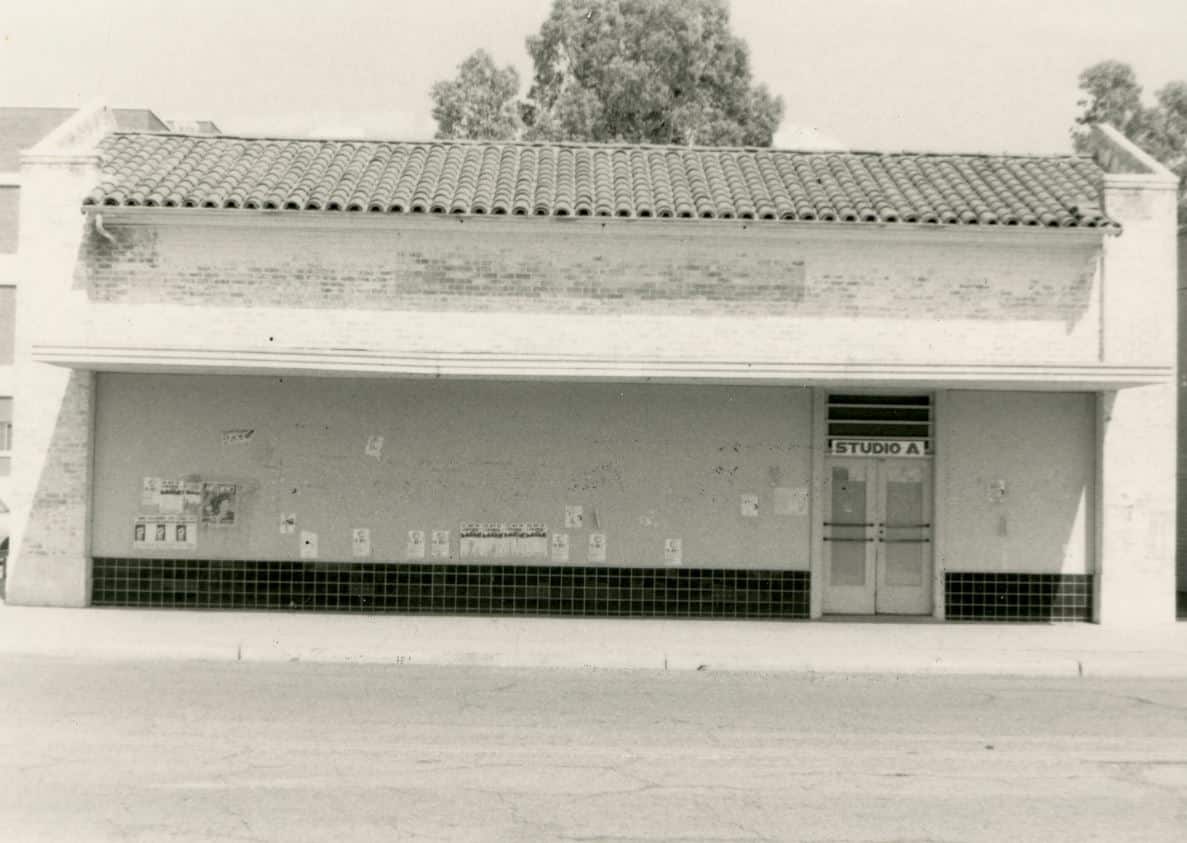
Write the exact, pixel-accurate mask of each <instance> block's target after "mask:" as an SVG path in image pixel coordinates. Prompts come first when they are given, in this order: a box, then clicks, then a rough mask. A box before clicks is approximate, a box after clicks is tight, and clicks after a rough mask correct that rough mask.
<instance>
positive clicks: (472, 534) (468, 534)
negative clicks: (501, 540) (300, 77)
mask: <svg viewBox="0 0 1187 843" xmlns="http://www.w3.org/2000/svg"><path fill="white" fill-rule="evenodd" d="M457 535H458V556H460V557H461V558H462V559H472V558H474V557H475V556H477V555H478V550H479V547H480V546H481V543H482V525H481V524H479V523H478V522H477V521H463V522H462V524H461V525H460V526H459V528H458V533H457Z"/></svg>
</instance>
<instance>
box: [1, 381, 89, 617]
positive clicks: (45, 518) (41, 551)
mask: <svg viewBox="0 0 1187 843" xmlns="http://www.w3.org/2000/svg"><path fill="white" fill-rule="evenodd" d="M61 375H62V377H61V378H59V379H56V380H55V379H47V380H49V381H51V382H50V383H47V384H46V386H45V388H44V389H38V390H36V391H34V392H32V393H31V394H28V393H22V403H23V405H24V407H25V408H26V409H25V412H23V413H22V414H21V415H20V416H18V417H17V425H18V430H17V431H16V433H17V435H18V436H20V434H22V433H32V431H31V430H28V428H30V427H31V426H34V425H43V428H42V431H41V432H42V433H45V432H46V430H45V428H48V432H49V437H48V447H47V448H46V449H45V451H44V461H43V463H42V465H41V473H40V479H39V482H38V483H37V485H36V488H35V489H34V491H33V500H32V506H31V508H30V511H29V517H28V520H27V521H26V522H25V524H24V537H23V540H22V544H21V556H20V559H19V561H18V562H17V566H18V567H19V571H20V575H19V576H14V577H12V578H10V581H9V584H8V593H7V598H8V600H9V602H11V603H14V604H21V603H32V604H38V603H49V604H50V605H70V604H75V605H81V600H80V598H81V597H82V596H83V595H85V594H87V592H89V587H87V586H86V584H85V580H86V578H87V577H88V575H89V571H88V570H87V568H86V567H85V566H82V565H80V564H79V561H80V554H79V551H80V549H83V548H86V547H87V546H88V543H89V536H88V530H89V525H90V517H89V510H90V478H91V425H92V419H93V416H92V411H93V409H92V408H93V402H94V374H93V373H92V372H82V371H71V372H69V373H66V372H62V373H61ZM42 392H44V393H45V395H42V394H39V393H42ZM59 394H60V396H61V398H60V403H55V402H54V401H53V396H56V395H59ZM54 406H56V408H57V413H56V414H54V415H50V414H48V413H46V414H44V415H38V416H36V417H35V414H36V413H37V412H38V411H39V410H46V409H49V408H52V407H54ZM24 438H25V439H26V440H29V439H34V438H35V437H33V436H25V437H24ZM62 594H66V595H71V597H69V598H66V599H59V598H57V597H55V595H62Z"/></svg>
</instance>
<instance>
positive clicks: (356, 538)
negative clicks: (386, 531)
mask: <svg viewBox="0 0 1187 843" xmlns="http://www.w3.org/2000/svg"><path fill="white" fill-rule="evenodd" d="M350 552H351V555H352V556H356V557H365V556H370V555H371V530H370V528H369V527H355V528H354V529H353V530H351V531H350Z"/></svg>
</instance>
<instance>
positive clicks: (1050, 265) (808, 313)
mask: <svg viewBox="0 0 1187 843" xmlns="http://www.w3.org/2000/svg"><path fill="white" fill-rule="evenodd" d="M667 225H669V227H670V226H671V224H667ZM578 227H580V228H579V230H574V229H578ZM728 228H729V230H726V231H722V230H720V229H718V230H717V231H714V230H713V224H712V223H692V224H690V225H689V226H687V230H686V231H685V232H683V233H681V234H679V235H675V234H671V233H664V234H663V235H662V236H657V237H647V236H642V237H641V236H639V227H637V226H635V227H632V226H630V225H629V224H627V225H621V224H620V225H619V226H615V225H614V224H610V225H609V226H606V225H601V224H599V223H596V222H593V221H589V222H586V221H574V222H572V223H561V224H557V223H556V222H553V221H547V220H546V221H539V220H533V219H523V220H513V221H510V222H505V223H501V224H500V223H496V224H494V226H491V225H483V224H480V223H470V224H469V225H466V226H460V225H459V224H457V223H456V222H454V221H453V220H451V219H440V220H436V219H433V220H429V221H427V222H426V224H425V225H424V226H418V227H416V228H411V227H401V224H400V221H398V220H394V221H393V222H392V224H391V226H390V227H389V229H388V230H381V229H372V230H370V231H368V232H366V233H363V234H360V233H358V232H351V231H345V230H317V229H298V230H297V231H295V232H282V231H276V230H274V229H273V230H268V229H250V228H248V229H237V228H225V229H224V228H213V227H209V226H199V227H196V228H190V229H187V228H183V227H178V226H168V227H164V228H154V227H140V226H136V227H133V226H120V225H118V224H115V225H114V226H113V230H115V231H116V232H117V235H118V236H117V240H118V244H117V245H112V244H111V243H109V242H107V241H106V240H103V239H101V238H96V237H92V238H89V239H88V240H87V241H86V243H85V246H84V250H83V252H82V254H81V255H80V270H81V271H82V272H83V273H84V275H85V278H86V283H87V285H88V286H89V289H90V295H91V296H92V298H93V300H94V301H96V302H103V303H113V304H146V303H171V304H185V305H204V306H216V307H243V306H255V307H289V308H317V309H367V310H464V311H508V310H512V311H525V310H526V311H538V312H560V313H609V314H612V313H656V314H692V315H722V314H737V315H761V316H793V317H798V316H804V317H816V316H832V317H872V318H901V319H936V318H940V319H974V320H985V321H1002V320H1045V321H1055V322H1060V323H1064V324H1067V325H1072V324H1075V323H1077V322H1079V321H1081V320H1082V319H1084V318H1085V317H1086V316H1088V315H1089V312H1090V310H1091V307H1092V304H1093V302H1092V295H1093V290H1094V283H1095V271H1096V262H1095V254H1094V253H1093V251H1092V250H1091V249H1088V248H1084V247H1081V248H1080V250H1078V251H1074V250H1069V249H1068V248H1067V247H1066V245H1062V244H1059V245H1054V248H1053V244H1052V242H1051V240H1053V239H1054V238H1048V239H1047V240H1045V241H1044V240H1042V239H1041V238H1037V237H1035V236H1034V234H1033V233H1030V232H1024V235H1030V236H1023V237H1022V238H1021V239H1013V238H1011V236H1010V233H1009V232H1006V231H1005V230H1003V232H1002V234H1001V237H1000V241H1001V245H1000V246H999V245H996V244H993V243H984V244H982V245H981V246H979V247H977V246H974V247H970V246H969V245H968V244H967V243H952V242H950V239H949V240H948V241H946V239H945V238H944V237H942V236H937V237H936V238H933V240H932V242H931V243H918V242H916V243H911V244H907V245H904V244H901V243H899V244H895V243H878V244H877V245H874V244H870V243H862V242H861V241H860V239H859V240H856V241H839V242H828V241H827V240H818V239H817V240H811V239H804V238H803V237H802V236H797V237H790V236H784V237H776V236H772V235H769V234H760V233H754V232H751V231H747V230H746V229H745V228H743V227H739V226H732V225H729V226H728ZM492 229H493V230H492ZM921 254H922V255H925V256H926V257H925V259H924V260H922V261H921V260H920V255H921Z"/></svg>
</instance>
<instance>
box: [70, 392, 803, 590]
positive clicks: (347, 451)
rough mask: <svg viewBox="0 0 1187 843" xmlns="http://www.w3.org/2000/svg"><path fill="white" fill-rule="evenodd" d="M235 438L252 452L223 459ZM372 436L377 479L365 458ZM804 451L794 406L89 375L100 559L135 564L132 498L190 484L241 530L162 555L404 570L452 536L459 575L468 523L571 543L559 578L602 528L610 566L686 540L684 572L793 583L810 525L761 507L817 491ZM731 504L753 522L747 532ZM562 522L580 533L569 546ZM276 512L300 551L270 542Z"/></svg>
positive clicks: (788, 402)
mask: <svg viewBox="0 0 1187 843" xmlns="http://www.w3.org/2000/svg"><path fill="white" fill-rule="evenodd" d="M229 429H251V430H254V431H255V432H254V434H253V436H252V439H251V442H250V443H248V444H245V445H226V446H224V445H223V443H222V436H221V434H222V432H223V431H224V430H229ZM374 435H381V436H383V437H384V439H385V442H384V448H383V454H382V457H381V458H380V459H375V458H373V457H369V456H367V455H366V454H365V453H364V450H365V446H366V442H367V439H368V437H369V436H374ZM811 442H812V437H811V391H810V390H805V389H794V388H778V387H716V386H697V387H691V386H654V385H639V384H634V385H625V384H597V383H592V384H559V383H535V384H532V383H510V382H505V383H494V382H474V381H470V382H467V381H411V380H403V381H397V380H381V379H369V380H368V379H306V378H266V377H225V376H193V377H191V376H179V375H173V376H170V375H156V376H147V375H114V374H109V375H102V376H100V378H99V387H98V407H97V411H96V431H95V477H96V486H95V488H96V489H98V490H101V492H99V493H97V494H96V496H95V500H94V521H93V536H94V538H93V555H96V556H127V555H150V554H147V553H143V552H136V553H134V552H133V547H132V526H133V521H134V519H135V517H136V515H137V514H138V512H139V511H140V489H141V481H142V478H143V477H146V476H158V477H164V478H170V479H176V478H180V477H183V476H189V475H194V476H198V477H201V478H204V479H209V480H227V481H234V482H236V483H238V484H241V486H242V492H241V500H240V519H241V522H242V523H240V524H239V525H238V526H236V527H234V528H222V529H216V528H203V529H202V530H201V531H200V534H199V540H198V548H197V549H196V550H192V551H184V552H179V551H177V550H173V551H169V552H167V553H160V554H156V555H172V556H192V557H195V558H216V559H298V558H299V531H300V530H312V531H315V532H317V533H318V536H319V545H320V547H319V551H320V558H321V559H324V560H345V561H350V560H351V559H352V551H351V529H352V528H354V527H367V528H369V529H370V530H371V539H372V544H373V554H372V559H375V560H384V561H398V560H402V559H403V558H404V552H405V544H406V538H407V532H408V531H409V530H424V531H426V532H429V531H431V530H435V529H448V530H450V532H451V552H452V555H453V559H454V561H458V535H457V533H458V525H459V524H460V523H461V522H466V521H478V522H496V523H499V522H525V521H526V522H544V523H546V524H547V525H548V527H549V529H550V530H551V531H553V532H557V531H561V532H569V533H570V545H571V548H570V562H571V564H585V563H586V558H587V556H586V554H587V549H588V534H589V533H590V532H592V531H594V529H595V528H596V529H598V530H600V531H602V532H604V533H605V534H606V536H607V545H608V554H607V563H608V564H621V565H641V566H650V565H662V564H664V539H666V538H680V539H682V541H683V556H684V564H685V565H686V566H689V567H691V566H698V567H755V568H758V567H762V568H795V569H806V568H808V564H809V562H808V547H809V540H808V526H809V519H808V517H807V516H806V515H805V516H775V515H774V514H773V513H772V508H771V503H772V496H773V490H774V488H775V487H778V486H783V487H804V488H806V487H809V486H810V480H809V476H810V471H811ZM743 494H756V495H758V496H759V517H757V518H750V517H743V516H742V514H741V506H740V503H741V495H743ZM567 504H570V505H573V504H575V505H581V506H582V507H583V508H584V514H585V528H584V529H579V530H578V529H573V530H567V531H566V530H565V528H564V517H565V506H566V505H567ZM282 512H295V513H297V519H298V520H297V529H298V533H297V534H293V535H281V534H280V529H279V519H280V513H282ZM462 561H466V560H462ZM487 561H492V562H493V561H503V560H487ZM506 561H515V560H506ZM519 561H531V562H533V563H537V564H538V563H539V562H540V561H542V560H538V559H537V560H519ZM543 561H547V560H543Z"/></svg>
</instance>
